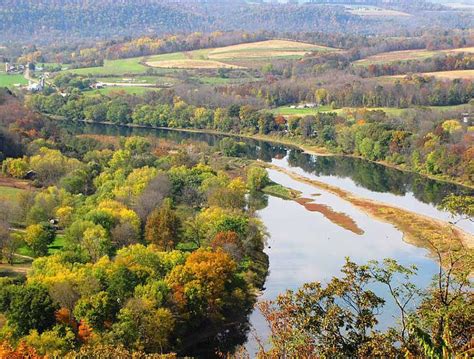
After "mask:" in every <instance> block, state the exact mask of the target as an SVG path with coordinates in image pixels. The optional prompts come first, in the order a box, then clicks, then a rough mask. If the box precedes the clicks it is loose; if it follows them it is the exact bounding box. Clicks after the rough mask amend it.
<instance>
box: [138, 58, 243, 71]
mask: <svg viewBox="0 0 474 359" xmlns="http://www.w3.org/2000/svg"><path fill="white" fill-rule="evenodd" d="M146 64H147V65H148V66H151V67H157V68H162V69H242V68H244V67H242V66H237V65H230V64H225V63H223V62H220V61H212V60H192V59H186V60H166V61H151V62H147V63H146Z"/></svg>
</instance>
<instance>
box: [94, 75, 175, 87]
mask: <svg viewBox="0 0 474 359" xmlns="http://www.w3.org/2000/svg"><path fill="white" fill-rule="evenodd" d="M100 81H102V82H113V83H127V84H128V83H130V84H137V85H140V84H157V83H158V84H163V83H174V82H176V79H175V78H173V77H169V76H128V77H127V76H111V77H102V78H100Z"/></svg>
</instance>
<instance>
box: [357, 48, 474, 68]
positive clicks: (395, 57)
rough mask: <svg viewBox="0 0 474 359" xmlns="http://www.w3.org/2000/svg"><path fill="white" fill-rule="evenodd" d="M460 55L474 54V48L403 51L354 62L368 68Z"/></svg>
mask: <svg viewBox="0 0 474 359" xmlns="http://www.w3.org/2000/svg"><path fill="white" fill-rule="evenodd" d="M458 53H469V54H472V53H474V47H465V48H458V49H449V50H435V51H430V50H424V49H420V50H403V51H390V52H382V53H380V54H377V55H373V56H369V57H367V58H365V59H362V60H359V61H356V62H354V65H356V66H367V65H381V64H389V63H394V62H399V61H401V62H404V61H411V60H424V59H428V58H431V57H435V56H440V55H454V54H458Z"/></svg>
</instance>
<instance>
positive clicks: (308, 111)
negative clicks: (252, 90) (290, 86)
mask: <svg viewBox="0 0 474 359" xmlns="http://www.w3.org/2000/svg"><path fill="white" fill-rule="evenodd" d="M469 106H470V105H468V104H465V105H456V106H426V107H418V108H419V109H426V110H430V111H438V112H447V111H463V110H464V109H466V110H467V109H468V108H469ZM362 110H367V111H377V110H381V111H384V112H385V113H386V114H387V115H388V116H401V115H403V114H404V113H405V112H409V111H413V110H414V108H396V107H370V108H369V107H366V108H350V107H344V108H339V109H332V108H331V107H330V106H320V107H317V108H303V109H297V108H291V107H290V106H281V107H277V108H275V109H273V110H272V111H271V112H272V113H274V114H275V115H282V116H289V117H291V116H299V117H303V116H309V115H316V114H318V113H327V112H335V113H336V114H338V115H340V116H343V117H346V116H349V115H350V114H351V113H352V112H354V111H362Z"/></svg>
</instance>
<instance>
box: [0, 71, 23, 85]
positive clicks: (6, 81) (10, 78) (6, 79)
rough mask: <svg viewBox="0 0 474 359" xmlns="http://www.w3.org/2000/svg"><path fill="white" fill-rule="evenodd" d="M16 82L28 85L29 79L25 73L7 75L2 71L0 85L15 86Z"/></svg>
mask: <svg viewBox="0 0 474 359" xmlns="http://www.w3.org/2000/svg"><path fill="white" fill-rule="evenodd" d="M16 84H20V85H26V84H28V81H27V80H26V79H25V78H24V77H23V75H17V74H15V75H7V74H6V73H5V72H3V73H0V87H13V86H14V85H16Z"/></svg>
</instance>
